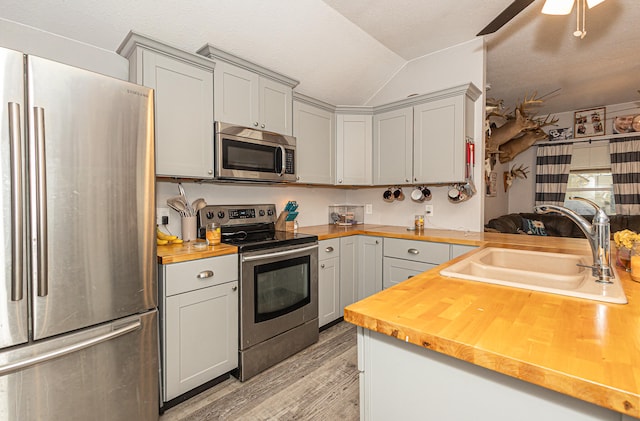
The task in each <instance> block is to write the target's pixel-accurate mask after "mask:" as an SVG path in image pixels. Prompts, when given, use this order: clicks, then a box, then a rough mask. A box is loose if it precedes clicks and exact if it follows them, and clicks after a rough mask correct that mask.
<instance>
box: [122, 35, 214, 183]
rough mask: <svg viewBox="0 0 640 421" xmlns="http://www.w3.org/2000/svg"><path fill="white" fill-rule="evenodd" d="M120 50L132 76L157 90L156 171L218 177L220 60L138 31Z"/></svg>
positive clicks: (159, 174) (141, 83) (167, 174)
mask: <svg viewBox="0 0 640 421" xmlns="http://www.w3.org/2000/svg"><path fill="white" fill-rule="evenodd" d="M118 53H119V54H120V55H122V56H124V57H126V58H127V59H128V60H129V79H130V80H131V81H132V82H135V83H138V84H140V85H144V86H147V87H149V88H153V89H154V90H155V138H156V174H157V175H158V176H168V177H185V178H198V179H204V178H213V165H214V164H213V69H214V65H215V64H214V63H213V62H212V61H211V60H207V59H205V58H203V57H201V56H198V55H194V54H190V53H187V52H184V51H181V50H179V49H176V48H174V47H171V46H167V45H165V44H162V43H160V42H158V41H155V40H153V39H150V38H147V37H144V36H142V35H139V34H135V33H133V32H132V33H129V35H128V36H127V38H126V39H125V40H124V41H123V43H122V45H121V46H120V47H119V48H118Z"/></svg>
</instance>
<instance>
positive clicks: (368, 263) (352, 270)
mask: <svg viewBox="0 0 640 421" xmlns="http://www.w3.org/2000/svg"><path fill="white" fill-rule="evenodd" d="M379 291H382V238H381V237H370V236H367V235H355V236H351V237H343V238H341V239H340V308H341V310H340V313H341V315H342V314H343V313H344V308H345V307H346V306H348V305H349V304H353V303H355V302H356V301H359V300H362V299H363V298H366V297H368V296H370V295H373V294H375V293H376V292H379Z"/></svg>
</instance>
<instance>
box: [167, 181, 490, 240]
mask: <svg viewBox="0 0 640 421" xmlns="http://www.w3.org/2000/svg"><path fill="white" fill-rule="evenodd" d="M182 186H183V187H184V189H185V192H186V195H187V198H188V199H189V200H190V201H191V202H193V201H194V200H195V199H197V198H199V197H202V198H204V199H205V200H206V201H207V203H208V204H210V205H216V204H258V203H275V205H276V209H277V211H278V212H280V211H281V210H282V208H283V207H284V205H285V204H286V203H287V202H288V201H289V200H296V201H297V202H298V204H299V209H298V210H299V212H300V215H299V216H298V223H299V224H300V226H310V225H322V224H327V223H328V211H329V209H328V207H329V205H333V204H361V205H364V204H368V203H370V204H372V205H373V214H369V215H367V214H365V216H364V221H365V223H367V224H382V225H401V226H412V225H413V219H414V215H415V214H416V213H424V211H425V204H431V205H433V207H434V216H433V217H431V218H427V220H426V223H425V227H426V228H437V229H453V230H470V231H474V230H475V231H477V230H478V228H477V226H478V224H479V222H480V221H479V220H480V215H478V217H477V218H476V219H478V221H472V220H470V218H469V215H468V209H469V207H470V206H473V205H472V204H473V201H475V200H480V198H479V197H478V195H476V196H474V197H472V198H471V199H470V200H469V201H467V202H464V203H459V204H452V203H450V202H449V201H448V200H447V190H448V188H447V187H446V186H442V187H430V189H431V192H432V196H433V197H432V199H431V200H430V201H425V202H422V203H416V202H414V201H412V200H411V199H410V197H409V196H410V194H411V190H412V188H411V187H409V188H405V189H403V190H404V193H405V196H406V197H405V199H404V200H403V201H394V202H392V203H387V202H384V201H383V200H382V193H383V192H384V191H385V190H386V188H385V187H376V188H361V189H344V188H340V189H338V188H331V187H312V186H300V187H297V186H281V185H270V184H256V185H246V184H232V183H229V184H213V183H193V182H184V183H182ZM156 187H157V189H156V198H157V199H156V203H157V207H158V208H167V209H168V207H167V204H166V200H167V198H169V197H171V196H175V195H177V194H178V185H177V183H174V182H168V181H167V182H165V181H163V182H158V183H157V184H156ZM479 193H480V192H479ZM475 206H477V204H476V205H475ZM168 228H169V231H171V232H172V233H174V234H176V235H179V234H180V218H179V215H178V214H177V212H175V211H173V210H171V209H169V227H168Z"/></svg>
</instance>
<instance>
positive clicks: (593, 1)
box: [587, 0, 604, 9]
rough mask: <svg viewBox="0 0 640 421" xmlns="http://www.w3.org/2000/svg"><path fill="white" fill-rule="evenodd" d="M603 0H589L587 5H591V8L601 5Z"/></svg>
mask: <svg viewBox="0 0 640 421" xmlns="http://www.w3.org/2000/svg"><path fill="white" fill-rule="evenodd" d="M603 1H604V0H587V6H589V9H591V8H592V7H595V6H597V5H599V4H600V3H602V2H603Z"/></svg>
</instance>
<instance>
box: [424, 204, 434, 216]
mask: <svg viewBox="0 0 640 421" xmlns="http://www.w3.org/2000/svg"><path fill="white" fill-rule="evenodd" d="M424 214H425V215H426V216H433V205H424Z"/></svg>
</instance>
